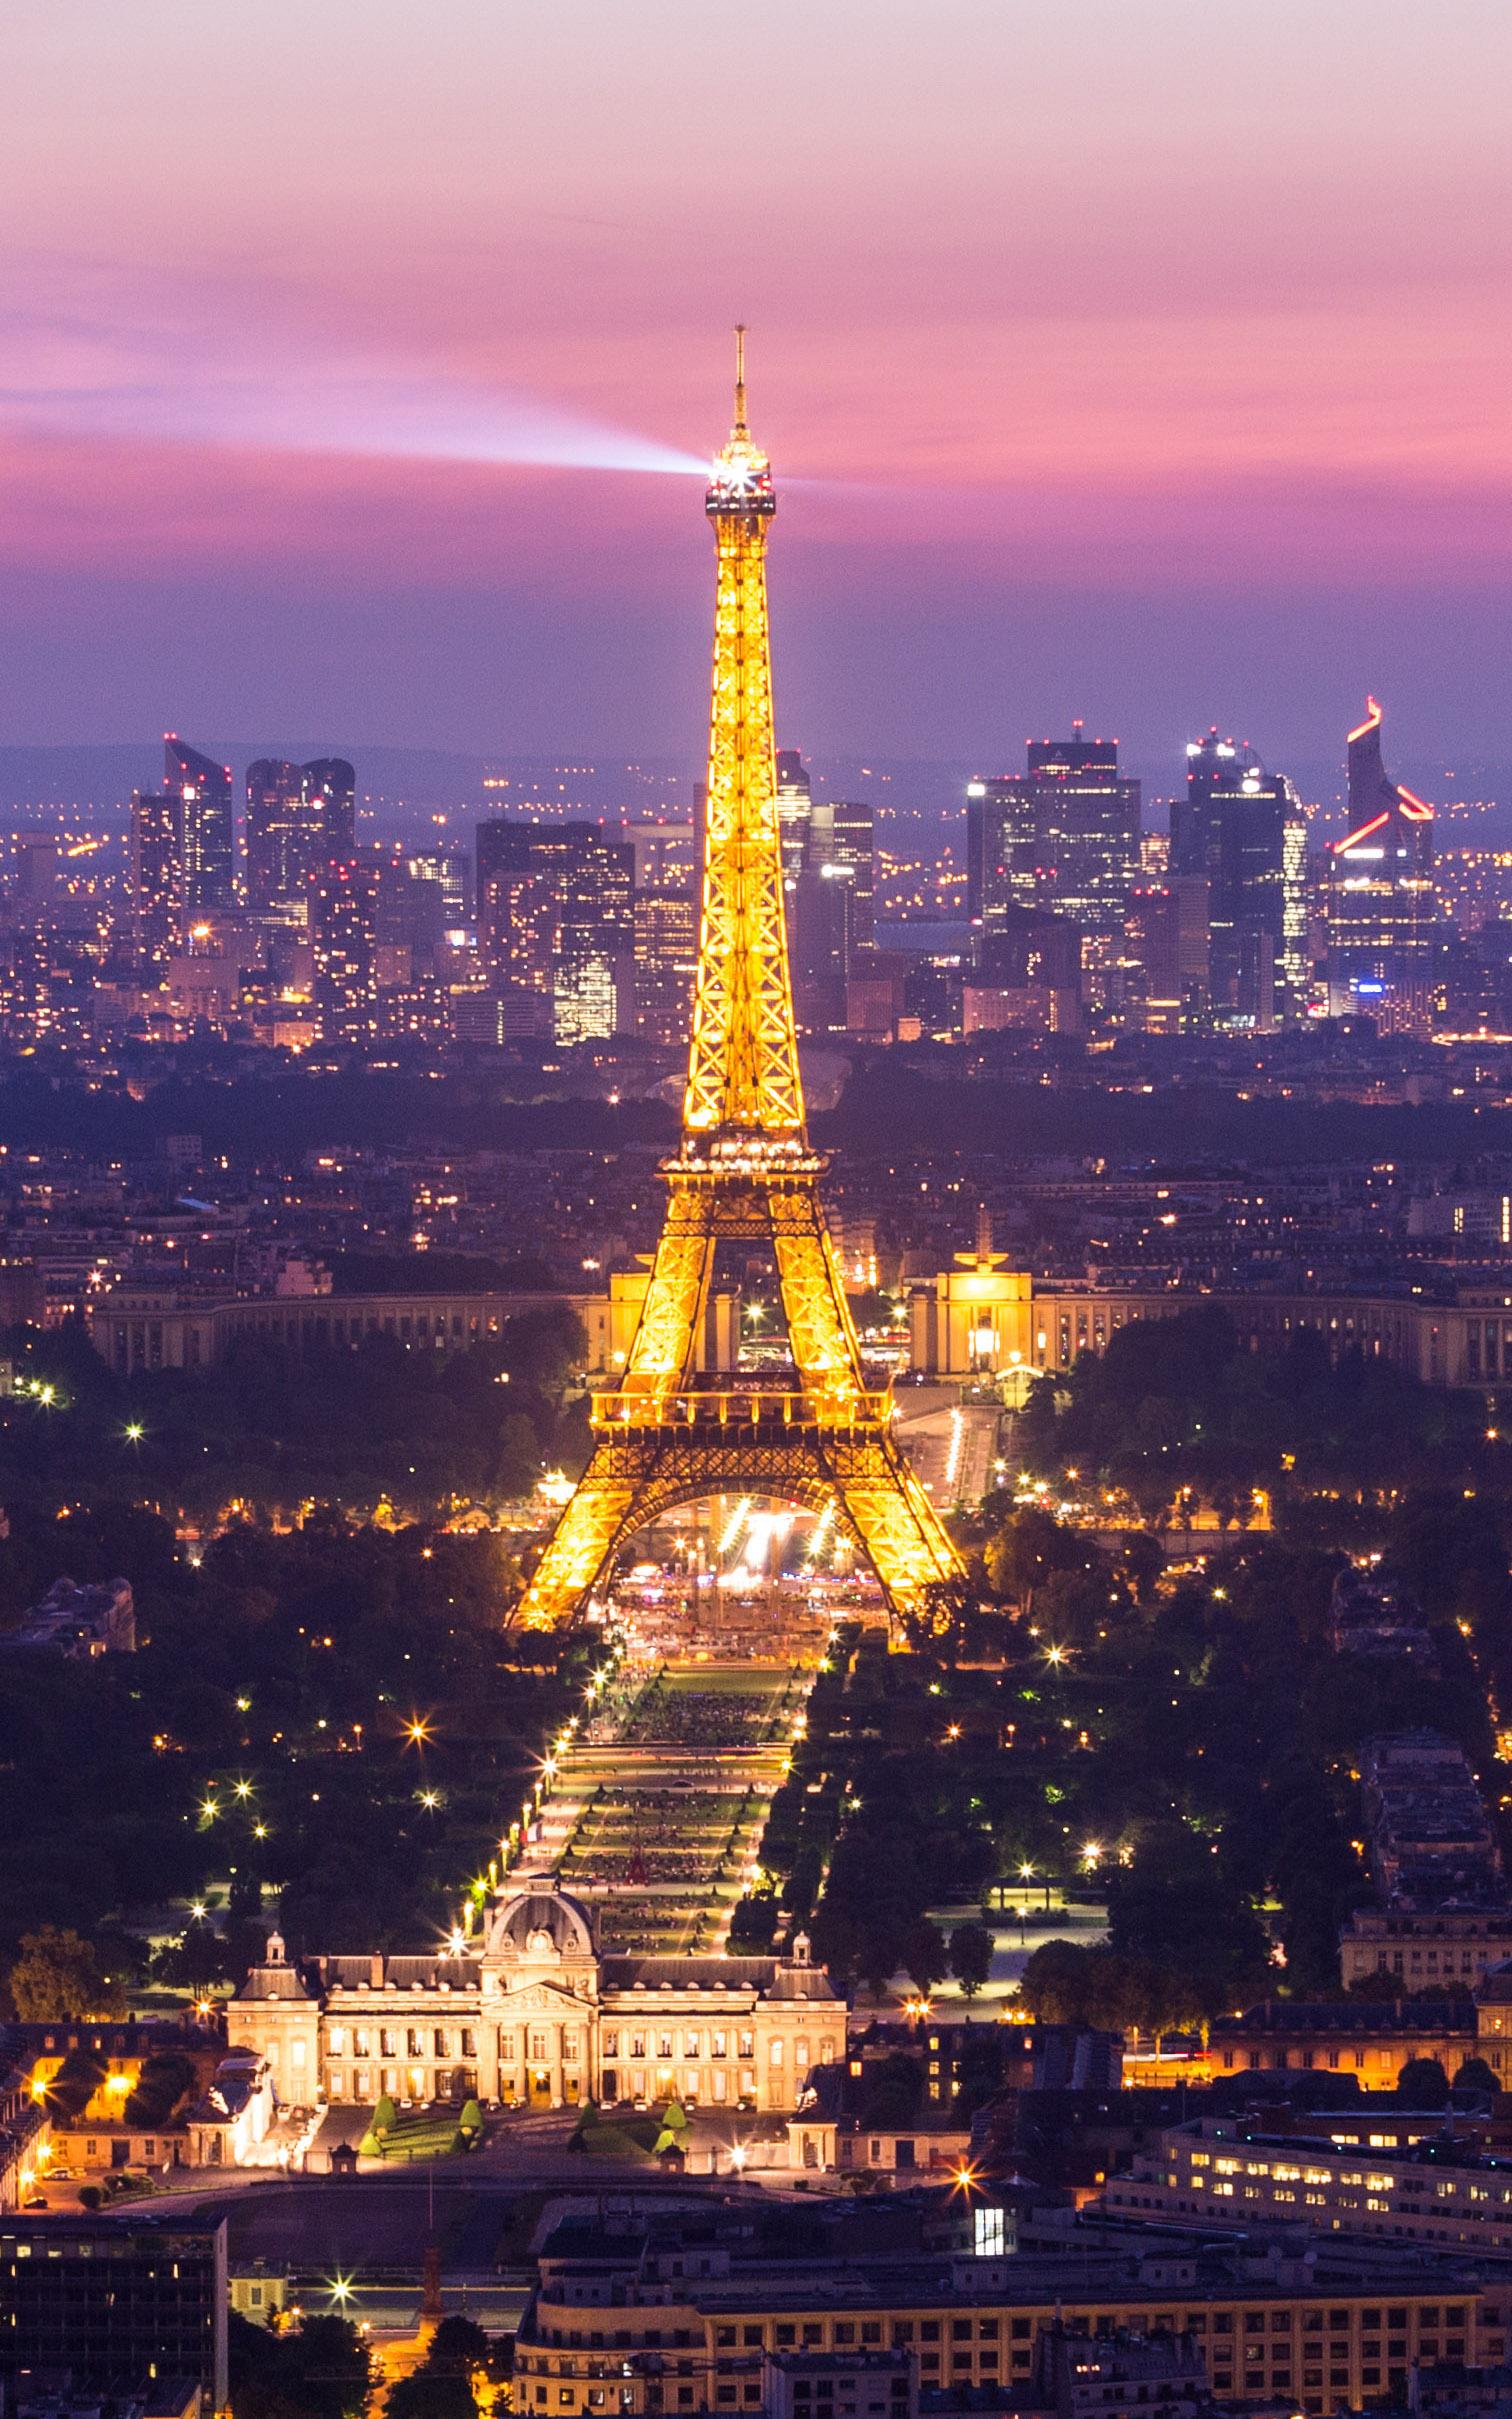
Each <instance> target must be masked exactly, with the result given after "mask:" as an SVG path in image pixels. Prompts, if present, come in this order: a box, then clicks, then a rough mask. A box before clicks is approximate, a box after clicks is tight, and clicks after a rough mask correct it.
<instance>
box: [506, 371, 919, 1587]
mask: <svg viewBox="0 0 1512 2419" xmlns="http://www.w3.org/2000/svg"><path fill="white" fill-rule="evenodd" d="M705 509H706V511H707V513H708V517H709V521H710V523H711V525H712V527H713V531H714V541H715V557H716V580H715V600H714V669H713V684H712V697H711V704H710V714H709V775H708V803H707V808H706V812H705V821H704V846H703V895H702V903H701V909H700V918H699V946H698V972H697V978H696V982H695V986H694V998H693V1031H692V1038H691V1043H690V1047H689V1054H688V1081H687V1087H686V1090H685V1092H684V1096H683V1118H682V1141H681V1145H680V1147H679V1149H678V1151H677V1153H676V1155H675V1156H674V1157H673V1158H671V1159H669V1160H667V1161H666V1162H665V1163H664V1165H663V1168H662V1171H661V1172H662V1178H663V1181H664V1183H665V1184H666V1186H667V1210H666V1218H665V1221H664V1223H663V1226H662V1232H661V1239H660V1241H659V1243H658V1245H657V1250H656V1257H655V1260H654V1262H653V1265H652V1270H651V1276H650V1279H649V1282H648V1285H647V1289H646V1298H645V1303H644V1306H643V1308H642V1311H641V1316H640V1322H639V1325H638V1326H637V1328H636V1332H635V1338H634V1341H633V1343H632V1345H631V1348H630V1353H629V1358H628V1360H627V1363H626V1366H625V1370H624V1374H623V1377H622V1379H621V1381H620V1384H619V1386H618V1388H617V1389H616V1390H615V1391H614V1392H612V1393H601V1394H597V1395H595V1396H594V1398H593V1403H592V1419H593V1428H594V1447H593V1455H592V1458H591V1460H590V1462H589V1465H588V1468H587V1470H586V1471H585V1472H584V1474H583V1477H582V1479H581V1480H580V1481H579V1483H578V1486H577V1489H576V1491H575V1493H574V1495H573V1496H572V1499H571V1501H570V1502H569V1503H568V1504H566V1505H565V1507H564V1508H563V1511H562V1514H561V1517H560V1519H559V1521H558V1523H557V1526H556V1528H555V1530H554V1531H553V1533H552V1535H551V1538H550V1539H549V1541H548V1543H547V1546H546V1550H545V1552H544V1554H543V1555H542V1558H541V1561H540V1563H539V1565H538V1566H537V1569H536V1571H535V1574H534V1576H533V1577H532V1578H531V1580H530V1581H529V1583H528V1585H527V1587H526V1589H525V1593H524V1595H523V1597H522V1599H521V1602H520V1605H519V1608H518V1615H517V1617H518V1618H519V1619H521V1620H522V1621H524V1622H527V1623H536V1624H541V1623H547V1622H552V1621H557V1620H561V1619H564V1618H566V1617H568V1616H570V1615H571V1614H572V1613H573V1612H574V1611H576V1610H577V1608H578V1606H579V1605H580V1604H581V1602H582V1600H583V1598H584V1597H585V1596H586V1595H587V1593H588V1592H589V1591H590V1590H591V1589H592V1588H593V1586H594V1585H595V1584H596V1583H597V1581H598V1580H599V1579H600V1577H601V1576H602V1574H603V1573H604V1571H605V1570H606V1568H607V1567H608V1566H609V1564H610V1563H611V1562H612V1560H613V1557H614V1555H615V1554H616V1553H617V1552H618V1550H619V1549H620V1548H621V1547H622V1546H623V1545H625V1544H627V1543H628V1542H629V1540H630V1538H631V1537H632V1536H634V1535H635V1533H636V1531H637V1530H639V1529H641V1528H644V1527H645V1526H646V1525H647V1524H648V1523H649V1522H650V1521H652V1520H654V1519H656V1518H657V1517H658V1516H659V1515H660V1514H661V1513H663V1512H665V1511H669V1510H671V1509H672V1508H673V1506H674V1505H676V1504H679V1503H684V1502H688V1501H691V1500H693V1499H695V1498H697V1497H699V1496H703V1495H711V1494H723V1493H726V1492H730V1491H734V1492H738V1493H742V1494H751V1493H768V1494H775V1495H778V1496H780V1497H782V1498H784V1499H785V1500H787V1501H789V1502H793V1501H797V1502H803V1503H807V1504H809V1505H811V1506H812V1507H813V1508H814V1509H816V1510H817V1509H822V1508H824V1507H825V1506H834V1507H835V1508H836V1509H837V1510H838V1511H839V1513H840V1516H841V1518H842V1519H843V1521H844V1523H845V1525H846V1526H847V1527H848V1529H849V1530H850V1533H851V1535H852V1537H853V1539H854V1540H855V1542H856V1543H857V1544H858V1545H859V1546H860V1547H861V1549H862V1551H863V1552H864V1553H865V1554H866V1556H867V1557H868V1559H869V1560H870V1562H871V1564H872V1567H873V1569H874V1570H875V1572H876V1574H877V1577H878V1579H879V1580H880V1581H881V1584H882V1588H883V1590H884V1593H885V1594H886V1596H887V1598H888V1600H889V1603H890V1604H891V1605H892V1606H893V1607H894V1608H895V1609H898V1610H902V1609H904V1608H905V1607H910V1606H913V1605H916V1604H917V1603H918V1602H919V1601H920V1600H921V1599H922V1598H924V1597H925V1596H927V1594H928V1593H929V1591H930V1590H932V1589H934V1588H938V1587H940V1586H942V1585H945V1584H948V1583H949V1582H950V1581H951V1580H953V1579H955V1578H956V1577H957V1576H958V1575H959V1567H960V1566H959V1564H958V1562H957V1559H956V1555H955V1551H954V1548H953V1547H952V1546H951V1543H950V1541H949V1539H948V1538H947V1536H946V1535H945V1532H944V1530H943V1529H942V1527H941V1526H940V1522H939V1519H938V1516H937V1515H936V1513H935V1510H934V1507H933V1505H932V1504H931V1503H930V1501H929V1498H928V1496H927V1495H926V1494H925V1493H924V1490H923V1488H922V1487H921V1486H920V1484H919V1481H918V1480H917V1478H916V1477H915V1476H914V1474H913V1471H912V1470H911V1469H910V1467H909V1465H908V1463H907V1461H906V1460H905V1458H904V1456H903V1455H902V1453H901V1452H900V1450H899V1448H898V1446H897V1444H896V1442H895V1441H894V1438H893V1435H892V1431H891V1414H892V1404H891V1398H890V1394H889V1392H888V1390H887V1388H886V1387H885V1386H878V1385H876V1384H874V1383H873V1382H872V1380H871V1378H870V1376H869V1374H868V1372H867V1371H866V1369H865V1368H864V1366H863V1364H862V1360H861V1351H860V1346H859V1344H858V1343H857V1340H856V1331H855V1327H854V1324H853V1322H852V1320H851V1315H850V1305H849V1304H848V1302H847V1301H846V1298H845V1287H844V1284H843V1282H842V1279H841V1276H840V1271H839V1267H838V1265H837V1263H836V1259H835V1254H834V1248H833V1246H832V1244H831V1241H830V1236H829V1230H828V1227H827V1226H826V1224H825V1218H824V1209H823V1204H822V1201H821V1198H820V1190H819V1187H820V1179H821V1177H822V1176H823V1174H824V1170H825V1166H826V1164H827V1163H826V1161H825V1160H824V1158H823V1157H822V1155H820V1154H819V1153H817V1152H815V1151H813V1150H812V1149H811V1148H810V1146H809V1140H808V1132H807V1128H806V1125H805V1121H804V1109H803V1085H802V1080H801V1077H800V1074H799V1068H798V1040H797V1032H796V1027H795V1024H794V1019H793V993H792V983H791V980H790V977H789V972H788V955H787V929H786V922H785V915H784V907H783V890H782V852H781V836H780V828H779V824H778V818H777V782H776V762H775V752H774V744H773V719H772V663H771V645H770V638H769V632H768V624H767V596H766V535H767V527H768V524H769V523H770V521H771V518H772V515H773V513H774V512H775V511H776V509H777V499H776V495H775V493H774V491H773V486H772V470H771V464H770V462H769V461H768V459H767V457H766V455H765V453H763V452H762V450H761V448H760V447H759V446H758V445H756V444H755V443H754V442H753V440H752V437H751V434H750V430H749V428H748V426H747V424H746V391H745V330H744V329H743V328H738V329H737V330H736V356H735V417H734V425H733V427H732V428H731V431H730V435H729V438H728V440H727V442H726V443H725V444H724V446H722V447H721V449H720V451H719V453H718V454H717V455H716V457H715V460H714V468H713V477H712V479H711V481H710V484H709V489H708V494H707V497H706V499H705ZM722 1238H732V1239H735V1240H737V1241H743V1242H756V1243H764V1244H766V1245H767V1246H768V1247H769V1248H770V1249H771V1251H772V1253H773V1256H774V1257H775V1260H776V1263H777V1279H778V1284H779V1286H780V1289H781V1293H782V1303H783V1309H784V1312H785V1314H786V1317H787V1328H788V1345H789V1350H790V1353H791V1357H792V1362H793V1371H792V1375H791V1376H790V1377H788V1378H778V1379H777V1380H775V1381H773V1380H771V1379H770V1378H766V1377H762V1378H760V1379H758V1378H757V1377H756V1376H755V1375H754V1374H750V1373H745V1374H742V1373H738V1372H731V1371H728V1370H720V1371H709V1370H706V1369H705V1368H704V1367H703V1366H702V1352H703V1339H704V1334H705V1328H706V1313H707V1308H708V1300H709V1290H710V1284H711V1280H712V1278H713V1274H714V1257H715V1251H716V1248H717V1245H718V1243H719V1242H720V1240H721V1239H722Z"/></svg>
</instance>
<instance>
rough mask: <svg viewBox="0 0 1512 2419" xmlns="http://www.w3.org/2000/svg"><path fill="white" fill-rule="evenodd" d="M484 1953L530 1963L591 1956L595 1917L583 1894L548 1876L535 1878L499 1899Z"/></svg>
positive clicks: (492, 1957) (512, 1960)
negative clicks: (571, 1894)
mask: <svg viewBox="0 0 1512 2419" xmlns="http://www.w3.org/2000/svg"><path fill="white" fill-rule="evenodd" d="M484 1954H485V1956H486V1957H488V1958H490V1959H494V1958H508V1959H509V1960H510V1961H511V1962H512V1963H513V1962H515V1961H517V1960H521V1959H523V1960H525V1961H526V1962H528V1963H531V1964H535V1963H547V1962H556V1961H560V1960H561V1959H563V1958H572V1957H592V1956H593V1954H594V1948H593V1923H592V1919H591V1918H590V1916H589V1913H588V1910H587V1908H586V1907H585V1906H584V1905H583V1904H582V1903H581V1901H580V1900H579V1899H576V1898H569V1897H568V1895H567V1893H566V1891H565V1890H558V1889H556V1888H554V1887H553V1885H552V1883H551V1882H550V1880H549V1879H548V1878H547V1877H546V1876H544V1875H542V1876H540V1877H539V1878H532V1879H529V1880H526V1881H525V1882H524V1883H523V1884H522V1886H521V1887H520V1888H519V1889H517V1890H516V1891H514V1892H513V1893H512V1894H511V1895H509V1896H506V1897H504V1898H501V1900H500V1901H499V1905H498V1907H497V1909H496V1910H495V1913H494V1916H493V1919H492V1921H491V1922H490V1924H489V1927H488V1945H487V1948H486V1950H485V1952H484Z"/></svg>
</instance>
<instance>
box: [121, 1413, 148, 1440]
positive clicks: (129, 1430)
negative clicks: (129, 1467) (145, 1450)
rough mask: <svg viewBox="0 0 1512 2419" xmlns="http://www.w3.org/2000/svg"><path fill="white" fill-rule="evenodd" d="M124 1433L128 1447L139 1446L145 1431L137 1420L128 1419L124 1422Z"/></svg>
mask: <svg viewBox="0 0 1512 2419" xmlns="http://www.w3.org/2000/svg"><path fill="white" fill-rule="evenodd" d="M125 1433H126V1442H127V1444H128V1445H139V1444H140V1443H141V1441H142V1439H143V1437H144V1436H145V1435H146V1433H147V1431H146V1429H145V1428H144V1427H143V1425H142V1423H141V1421H140V1420H139V1419H129V1420H128V1421H127V1422H126V1431H125Z"/></svg>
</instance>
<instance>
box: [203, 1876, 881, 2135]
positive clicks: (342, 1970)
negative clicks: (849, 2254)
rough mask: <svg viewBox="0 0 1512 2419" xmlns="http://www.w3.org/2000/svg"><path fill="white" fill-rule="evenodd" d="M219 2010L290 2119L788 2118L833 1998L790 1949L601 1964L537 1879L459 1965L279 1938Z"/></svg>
mask: <svg viewBox="0 0 1512 2419" xmlns="http://www.w3.org/2000/svg"><path fill="white" fill-rule="evenodd" d="M227 2016H228V2020H229V2038H230V2042H231V2045H232V2046H233V2047H234V2048H246V2049H252V2050H256V2051H257V2052H258V2053H259V2054H260V2055H261V2056H262V2057H264V2058H266V2059H267V2061H268V2065H269V2068H270V2070H271V2074H272V2078H273V2084H274V2089H275V2090H276V2092H277V2094H278V2097H279V2099H280V2100H281V2101H283V2102H284V2103H285V2104H286V2105H288V2106H292V2107H313V2106H315V2105H316V2104H317V2103H318V2102H319V2101H321V2100H328V2101H332V2102H342V2101H346V2102H353V2103H356V2104H358V2105H367V2106H371V2105H372V2104H373V2103H374V2102H375V2101H377V2100H378V2099H379V2098H380V2096H381V2095H382V2094H383V2093H385V2092H386V2093H387V2094H388V2095H389V2097H390V2098H391V2099H392V2100H395V2101H405V2100H408V2101H419V2102H429V2101H434V2100H449V2101H456V2102H460V2101H462V2100H466V2099H470V2098H473V2097H476V2098H477V2099H479V2100H481V2101H484V2102H490V2103H497V2104H498V2105H500V2106H503V2107H534V2108H564V2107H572V2106H574V2105H577V2104H580V2103H581V2102H583V2101H585V2100H595V2101H598V2102H600V2103H601V2104H604V2103H613V2102H618V2101H629V2102H632V2103H633V2102H636V2101H641V2102H644V2103H646V2104H648V2105H650V2104H652V2103H655V2102H657V2101H660V2100H665V2099H668V2098H675V2099H678V2100H680V2101H682V2102H683V2103H684V2104H686V2105H691V2106H699V2107H709V2108H730V2109H732V2110H733V2109H737V2108H747V2109H774V2110H789V2109H792V2108H793V2107H795V2106H796V2104H797V2100H798V2094H799V2090H800V2088H801V2086H802V2083H803V2079H804V2076H805V2075H806V2074H807V2073H808V2070H809V2068H810V2067H811V2066H820V2065H825V2064H828V2063H830V2062H832V2061H833V2060H835V2059H837V2058H839V2057H841V2056H843V2054H844V2050H845V2020H846V2002H845V2000H844V1999H843V1998H842V1997H841V1996H840V1994H839V1993H838V1992H837V1991H836V1990H835V1989H834V1987H833V1985H832V1984H831V1982H830V1980H829V1977H828V1976H827V1975H826V1974H825V1973H824V1971H823V1969H822V1968H821V1967H819V1966H816V1965H814V1964H812V1963H811V1962H810V1959H809V1954H808V1944H807V1942H806V1941H805V1940H803V1939H802V1938H801V1937H800V1938H799V1939H798V1940H796V1941H795V1942H794V1944H793V1952H792V1955H791V1956H790V1957H787V1958H778V1957H670V1956H669V1957H642V1956H626V1955H613V1954H611V1955H604V1954H601V1953H600V1951H599V1949H598V1947H597V1945H596V1942H595V1939H594V1930H593V1919H592V1916H591V1915H590V1913H589V1910H588V1908H587V1907H586V1906H584V1905H583V1904H582V1902H581V1901H580V1900H578V1899H575V1898H572V1897H569V1896H568V1894H567V1893H566V1891H564V1890H559V1889H557V1888H556V1886H555V1884H554V1883H553V1882H552V1881H551V1880H550V1879H549V1878H545V1877H542V1878H540V1879H533V1880H532V1879H521V1880H520V1881H518V1882H517V1883H516V1885H515V1886H514V1887H513V1888H512V1889H506V1890H505V1892H504V1893H503V1894H502V1895H501V1896H500V1897H499V1899H498V1900H496V1902H495V1904H494V1906H493V1908H492V1910H491V1912H490V1915H489V1917H488V1920H487V1923H486V1925H485V1928H484V1930H483V1932H482V1934H481V1937H480V1938H479V1940H478V1941H477V1942H476V1943H470V1944H469V1945H468V1946H467V1947H466V1948H465V1949H463V1950H461V1951H459V1952H457V1953H455V1954H453V1953H450V1952H447V1953H444V1954H442V1955H440V1956H430V1957H383V1956H372V1957H309V1958H302V1959H299V1960H291V1959H290V1958H289V1957H288V1955H287V1953H286V1951H285V1948H284V1944H283V1942H282V1940H281V1939H280V1938H279V1937H278V1935H277V1934H276V1933H275V1934H274V1935H273V1937H272V1938H271V1939H270V1941H269V1942H268V1948H267V1954H266V1957H265V1958H264V1961H263V1963H262V1964H261V1965H257V1966H254V1967H253V1968H252V1971H251V1972H250V1974H249V1975H248V1976H247V1979H246V1981H245V1982H244V1983H243V1985H242V1987H241V1989H240V1990H239V1991H238V1992H237V1994H236V1996H235V1998H234V1999H233V2000H232V2001H231V2003H230V2006H229V2008H228V2010H227Z"/></svg>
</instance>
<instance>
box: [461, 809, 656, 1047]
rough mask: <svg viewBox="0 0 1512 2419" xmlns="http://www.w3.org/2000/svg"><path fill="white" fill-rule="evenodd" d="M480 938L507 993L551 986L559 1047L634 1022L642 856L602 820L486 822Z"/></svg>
mask: <svg viewBox="0 0 1512 2419" xmlns="http://www.w3.org/2000/svg"><path fill="white" fill-rule="evenodd" d="M477 845H478V939H479V947H480V950H481V954H482V957H483V963H484V966H485V967H486V969H487V970H488V972H489V974H490V975H491V977H492V978H493V979H494V981H495V982H497V983H500V984H501V985H503V986H504V988H505V989H506V990H516V991H521V992H536V993H539V992H540V991H542V990H543V989H547V990H549V993H550V997H551V1000H552V1009H553V1028H554V1031H555V1035H556V1038H557V1040H558V1041H559V1042H563V1043H569V1042H576V1041H598V1040H607V1039H608V1037H609V1036H610V1035H611V1034H614V1033H616V1032H623V1031H630V1030H632V1029H633V1025H634V1017H635V1005H634V1003H635V910H634V896H635V851H634V847H633V845H632V844H631V843H630V842H629V841H623V840H610V839H608V838H606V837H605V835H604V833H603V832H601V831H600V830H599V828H598V826H597V825H596V824H592V823H552V824H530V823H519V822H511V821H507V820H505V819H504V818H503V817H499V818H496V819H491V820H490V821H488V822H487V823H480V824H479V826H478V840H477Z"/></svg>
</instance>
